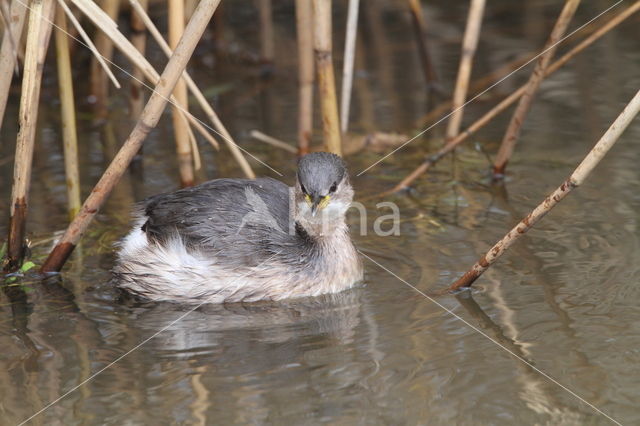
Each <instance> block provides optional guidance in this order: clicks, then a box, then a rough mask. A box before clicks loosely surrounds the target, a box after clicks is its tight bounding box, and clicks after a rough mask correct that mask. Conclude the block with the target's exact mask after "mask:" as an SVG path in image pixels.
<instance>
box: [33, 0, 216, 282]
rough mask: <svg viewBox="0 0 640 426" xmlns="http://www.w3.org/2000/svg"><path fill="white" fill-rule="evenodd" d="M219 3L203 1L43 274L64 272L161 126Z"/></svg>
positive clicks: (46, 262) (51, 255) (43, 268)
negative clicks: (146, 141) (146, 142)
mask: <svg viewBox="0 0 640 426" xmlns="http://www.w3.org/2000/svg"><path fill="white" fill-rule="evenodd" d="M219 3H220V0H201V1H200V3H199V4H198V6H197V7H196V10H195V11H194V13H193V16H192V17H191V20H190V21H189V24H188V25H187V27H186V29H185V31H184V35H183V37H182V39H180V42H179V43H178V45H177V47H176V50H175V53H174V54H173V55H172V56H171V59H169V62H168V63H167V66H166V67H165V69H164V71H163V72H162V75H161V77H160V78H159V80H158V81H159V82H158V84H157V85H156V87H155V90H154V92H153V94H152V95H151V97H150V98H149V101H148V102H147V105H146V106H145V108H144V110H143V112H142V116H141V117H140V119H139V120H138V122H137V124H136V126H135V127H134V129H133V131H132V132H131V134H130V135H129V137H128V138H127V140H126V141H125V143H124V144H123V145H122V147H121V148H120V150H119V151H118V154H117V155H116V157H115V158H114V159H113V161H112V162H111V164H110V165H109V167H108V168H107V170H106V171H105V173H104V174H103V175H102V177H101V178H100V180H99V181H98V183H97V184H96V186H95V187H94V189H93V191H92V192H91V194H90V195H89V197H88V198H87V200H86V201H85V202H84V204H83V206H82V208H81V210H80V212H79V213H78V214H77V215H76V217H75V218H74V220H73V222H71V224H70V225H69V227H68V228H67V230H66V231H65V234H64V235H63V236H62V239H61V240H60V242H59V243H58V244H57V245H56V246H55V248H54V249H53V251H52V252H51V253H50V254H49V257H48V258H47V260H46V261H45V263H44V265H43V266H42V268H41V270H42V272H57V271H60V270H61V269H62V266H63V265H64V263H65V262H66V260H67V259H68V257H69V255H70V254H71V252H72V251H73V249H74V247H75V246H76V245H77V244H78V241H79V240H80V238H81V237H82V235H83V234H84V232H85V230H86V228H87V226H88V225H89V223H90V222H91V220H92V219H93V217H94V216H95V215H96V213H97V211H98V209H100V207H101V206H102V204H103V203H104V201H105V200H106V198H107V196H108V195H109V194H110V193H111V191H112V190H113V188H114V186H115V185H116V184H117V182H118V181H119V180H120V178H121V177H122V175H123V174H124V172H125V171H126V169H127V167H128V166H129V163H130V162H131V160H132V159H133V157H134V156H135V154H136V152H137V151H138V150H139V149H140V146H142V143H143V142H144V139H145V138H146V137H147V135H148V134H149V132H150V131H151V129H153V128H154V127H155V126H156V125H157V124H158V121H159V120H160V117H161V115H162V111H163V110H164V109H165V107H166V104H167V100H168V99H169V96H170V95H171V92H172V91H173V89H174V87H175V85H176V83H177V82H178V80H179V79H180V77H181V75H182V73H183V71H184V69H185V67H186V66H187V63H188V61H189V59H190V58H191V55H192V54H193V51H194V49H195V47H196V44H197V43H198V41H199V40H200V38H201V37H202V34H203V33H204V31H205V29H206V27H207V24H208V23H209V20H210V19H211V16H212V15H213V13H214V12H215V10H216V7H217V6H218V4H219Z"/></svg>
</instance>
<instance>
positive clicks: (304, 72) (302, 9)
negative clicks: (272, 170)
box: [296, 0, 314, 155]
mask: <svg viewBox="0 0 640 426" xmlns="http://www.w3.org/2000/svg"><path fill="white" fill-rule="evenodd" d="M296 34H297V38H298V86H299V88H298V99H299V102H300V105H299V107H298V155H305V154H307V153H308V152H309V146H310V144H311V135H312V134H313V71H314V69H313V8H312V7H311V2H310V1H309V0H296Z"/></svg>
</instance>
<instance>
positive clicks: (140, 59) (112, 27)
mask: <svg viewBox="0 0 640 426" xmlns="http://www.w3.org/2000/svg"><path fill="white" fill-rule="evenodd" d="M71 1H72V2H73V4H75V5H76V7H78V9H80V11H81V12H82V13H83V14H84V15H85V16H87V17H88V18H89V19H90V20H91V21H93V23H94V24H95V25H96V26H97V27H98V28H99V29H100V30H101V31H103V32H104V33H105V34H107V36H108V37H109V38H110V39H111V40H112V41H113V42H114V43H115V44H116V46H117V47H118V49H120V50H121V51H122V53H124V54H125V56H127V58H129V60H130V61H131V62H132V63H133V64H134V65H135V66H136V67H138V68H139V69H140V70H142V72H143V73H144V75H145V77H146V78H147V80H149V81H151V82H152V83H153V84H157V83H158V81H159V79H160V75H159V74H158V72H157V71H156V70H155V68H154V67H153V66H152V65H151V64H150V63H149V61H148V60H147V59H146V58H145V57H144V56H143V55H142V54H141V53H140V52H139V51H138V50H137V49H136V48H135V47H134V46H133V45H132V44H131V42H130V41H129V40H128V39H127V38H126V37H125V36H124V35H123V34H122V33H121V32H120V31H118V26H117V24H116V23H115V22H113V20H112V19H111V18H109V16H107V15H106V14H105V13H104V12H103V11H102V9H100V8H99V7H98V6H97V5H96V4H95V3H94V2H93V1H91V0H71ZM134 1H135V0H130V2H131V3H133V2H134ZM135 3H136V4H137V2H135ZM194 95H195V96H196V99H197V100H198V102H199V104H200V106H201V107H202V108H203V109H204V110H205V112H207V114H208V111H211V112H213V116H212V117H211V116H210V117H211V118H212V120H214V119H215V120H217V121H216V122H214V127H216V128H217V129H218V131H219V133H220V135H221V136H222V137H223V138H225V141H226V142H227V143H228V144H229V145H230V146H229V149H230V150H231V152H232V154H233V155H234V157H235V158H236V160H237V161H238V163H239V164H240V167H241V168H242V170H243V171H244V172H245V174H246V175H247V177H255V175H254V174H253V171H252V170H251V167H250V166H249V164H248V163H247V161H246V160H245V159H244V157H243V156H242V154H241V153H240V151H239V149H238V148H237V146H236V144H235V142H233V140H232V139H231V136H230V135H229V134H228V132H227V133H225V132H226V129H224V126H222V123H221V122H220V120H219V119H218V117H217V115H215V112H214V111H213V109H211V107H210V106H209V105H208V104H207V102H206V99H205V98H204V96H202V97H199V96H198V94H197V93H194ZM170 100H171V102H172V104H173V105H176V104H177V102H176V99H175V98H174V97H173V95H172V96H171V98H170ZM203 101H204V102H203ZM207 108H209V110H207ZM181 113H182V114H183V115H184V116H185V117H186V119H187V120H188V121H189V123H190V124H191V125H192V126H193V127H194V128H195V129H196V130H197V131H198V133H200V134H201V135H202V136H203V137H204V138H205V139H207V140H208V141H209V142H210V143H211V144H212V145H214V146H217V142H216V141H215V139H213V137H212V136H211V135H210V134H209V132H208V131H207V129H205V128H204V126H203V125H202V124H201V123H200V121H198V120H197V119H196V118H195V117H194V116H193V115H192V114H190V113H189V111H181Z"/></svg>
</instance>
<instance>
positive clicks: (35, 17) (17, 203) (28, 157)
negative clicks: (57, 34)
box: [4, 0, 54, 272]
mask: <svg viewBox="0 0 640 426" xmlns="http://www.w3.org/2000/svg"><path fill="white" fill-rule="evenodd" d="M53 5H54V0H33V1H32V3H31V11H30V13H29V26H28V30H27V44H26V54H25V62H24V71H23V77H22V95H21V96H20V110H19V118H18V120H19V125H20V130H19V132H18V137H17V139H16V153H15V160H14V169H13V187H12V189H11V204H10V215H11V216H10V219H9V236H8V241H7V259H6V262H5V265H4V270H5V271H8V272H13V271H15V270H16V269H18V268H19V267H20V265H21V264H22V260H23V258H24V248H25V241H24V239H25V229H26V220H27V209H28V199H29V186H30V183H31V169H32V162H33V148H34V144H35V138H36V126H37V123H38V102H39V100H40V84H41V82H42V70H43V68H44V60H45V57H46V54H47V47H48V46H49V40H50V37H51V21H52V20H53V15H52V13H53Z"/></svg>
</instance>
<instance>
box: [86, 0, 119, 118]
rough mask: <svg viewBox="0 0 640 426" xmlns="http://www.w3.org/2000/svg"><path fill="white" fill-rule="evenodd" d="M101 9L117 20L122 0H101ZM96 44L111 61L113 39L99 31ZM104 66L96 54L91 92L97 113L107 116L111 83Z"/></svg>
mask: <svg viewBox="0 0 640 426" xmlns="http://www.w3.org/2000/svg"><path fill="white" fill-rule="evenodd" d="M96 7H97V6H96ZM100 9H101V10H103V11H104V13H105V14H106V15H107V16H109V17H110V18H111V19H112V20H114V21H115V20H116V19H117V16H118V13H119V12H120V0H102V1H101V2H100ZM95 45H96V49H97V50H98V52H100V56H101V57H102V58H103V59H106V60H107V61H108V62H111V59H112V57H113V43H112V41H111V39H109V37H107V36H106V35H105V34H104V33H102V32H98V33H97V34H96V39H95ZM102 67H103V65H102V64H101V63H100V62H99V61H98V59H97V57H96V56H94V57H93V58H92V59H91V66H90V71H89V76H90V87H91V94H92V95H93V96H94V100H95V104H94V108H95V113H96V115H97V116H98V117H101V118H105V117H106V116H107V113H108V110H107V102H108V98H109V84H108V83H107V79H106V76H105V74H104V73H103V72H102Z"/></svg>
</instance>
